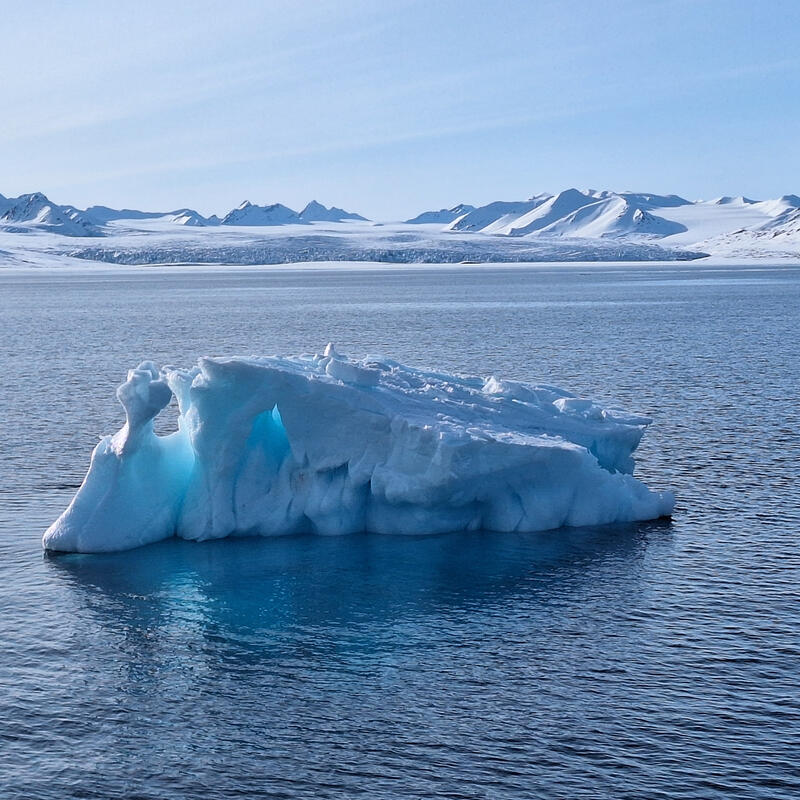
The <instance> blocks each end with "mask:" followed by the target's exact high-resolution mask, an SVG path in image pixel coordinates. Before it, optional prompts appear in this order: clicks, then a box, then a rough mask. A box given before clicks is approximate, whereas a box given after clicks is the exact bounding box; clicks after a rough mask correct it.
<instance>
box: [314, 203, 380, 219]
mask: <svg viewBox="0 0 800 800" xmlns="http://www.w3.org/2000/svg"><path fill="white" fill-rule="evenodd" d="M300 218H301V219H303V220H305V221H306V222H344V221H345V220H348V219H353V220H360V221H361V222H366V221H367V218H366V217H362V216H361V214H353V213H351V212H349V211H345V210H344V209H343V208H336V206H331V207H330V208H326V207H325V206H324V205H322V203H318V202H317V201H316V200H312V201H311V202H310V203H309V204H308V205H307V206H306V207H305V208H304V209H303V210H302V211H301V212H300Z"/></svg>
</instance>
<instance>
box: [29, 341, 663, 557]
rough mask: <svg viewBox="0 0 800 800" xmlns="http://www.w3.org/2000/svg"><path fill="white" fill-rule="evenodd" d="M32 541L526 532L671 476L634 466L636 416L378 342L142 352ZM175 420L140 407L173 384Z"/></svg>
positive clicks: (600, 510)
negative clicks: (435, 367)
mask: <svg viewBox="0 0 800 800" xmlns="http://www.w3.org/2000/svg"><path fill="white" fill-rule="evenodd" d="M117 396H118V398H119V400H120V402H121V403H122V405H123V406H124V408H125V412H126V421H125V424H124V426H123V427H122V429H121V430H120V431H118V432H117V433H116V434H115V435H114V436H107V437H105V438H104V439H102V440H101V441H100V443H99V444H98V445H97V447H96V448H95V450H94V453H93V454H92V460H91V465H90V467H89V472H88V474H87V475H86V478H85V479H84V481H83V484H82V485H81V487H80V489H79V490H78V492H77V494H76V495H75V497H74V498H73V500H72V502H71V503H70V505H69V507H68V508H67V509H66V510H65V511H64V513H63V514H62V515H61V516H60V517H59V518H58V520H56V521H55V522H54V523H53V524H52V525H51V526H50V528H48V530H47V531H46V532H45V534H44V539H43V544H44V547H45V548H46V549H47V550H52V551H71V552H81V553H97V552H106V551H114V550H126V549H130V548H133V547H138V546H139V545H144V544H147V543H150V542H155V541H158V540H160V539H164V538H167V537H170V536H173V535H177V536H180V537H183V538H185V539H196V540H205V539H216V538H221V537H225V536H231V535H273V534H289V533H298V532H316V533H321V534H343V533H352V532H357V531H373V532H378V533H437V532H446V531H458V530H478V529H482V530H489V531H539V530H546V529H550V528H558V527H561V526H562V525H572V526H580V525H597V524H605V523H613V522H629V521H634V520H645V519H654V518H656V517H661V516H668V515H669V514H670V513H671V512H672V508H673V504H674V497H673V495H672V493H671V492H652V491H650V490H649V489H648V488H647V487H646V486H645V485H644V484H643V483H641V482H640V481H639V480H637V479H636V478H634V477H633V468H634V460H633V457H632V453H633V451H634V450H635V449H636V447H637V445H638V444H639V441H640V440H641V437H642V435H643V433H644V431H645V428H646V427H647V425H648V424H649V423H650V420H649V419H647V418H644V417H636V416H631V415H628V414H624V413H622V412H619V411H614V410H608V409H604V408H602V407H600V406H598V405H597V404H595V403H593V402H591V401H590V400H586V399H583V398H579V397H576V396H574V395H572V394H570V393H568V392H565V391H562V390H560V389H556V388H554V387H552V386H544V385H541V386H536V385H530V384H525V383H518V382H513V381H505V380H499V379H497V378H494V377H492V378H489V379H482V378H476V377H464V376H454V375H446V374H440V373H436V372H426V371H422V370H418V369H412V368H409V367H405V366H403V365H401V364H399V363H397V362H395V361H392V360H388V359H385V358H378V357H367V358H365V359H361V360H355V359H349V358H346V357H344V356H341V355H339V354H338V353H337V352H336V351H335V350H334V348H333V347H332V346H331V345H329V346H328V347H327V348H326V350H325V352H324V354H323V355H302V356H289V357H269V358H202V359H200V361H199V365H198V366H196V367H194V368H192V369H188V370H187V369H178V368H174V367H163V368H162V369H160V370H159V369H158V368H157V367H156V366H155V365H154V364H153V363H151V362H144V363H142V364H140V365H139V366H138V367H137V368H136V369H133V370H131V371H130V372H129V373H128V377H127V380H126V382H125V383H123V384H122V385H121V386H120V387H119V389H118V390H117ZM173 396H174V397H175V398H176V400H177V403H178V410H179V417H178V430H177V431H175V432H174V433H171V434H169V435H164V436H159V435H156V433H155V432H154V427H153V420H154V418H155V417H156V416H157V415H158V413H159V412H160V411H161V410H162V409H164V408H165V407H166V406H167V405H168V404H169V403H170V401H171V400H172V398H173Z"/></svg>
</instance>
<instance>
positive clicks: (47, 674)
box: [0, 264, 800, 800]
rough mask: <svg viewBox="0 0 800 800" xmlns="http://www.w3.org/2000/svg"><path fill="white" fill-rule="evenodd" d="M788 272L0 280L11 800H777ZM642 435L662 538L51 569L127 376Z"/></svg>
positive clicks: (785, 717)
mask: <svg viewBox="0 0 800 800" xmlns="http://www.w3.org/2000/svg"><path fill="white" fill-rule="evenodd" d="M799 309H800V270H798V269H795V268H791V267H769V266H766V267H762V268H746V267H741V268H734V267H716V268H715V267H708V266H703V265H699V264H689V265H685V266H684V265H680V266H669V267H654V266H646V267H645V266H642V267H618V266H607V267H604V266H600V267H591V268H575V267H554V268H550V267H539V268H534V269H526V268H476V269H462V270H446V269H439V268H431V269H429V270H403V271H388V272H387V271H383V272H370V271H366V272H364V271H355V272H350V271H344V270H342V269H341V268H340V269H339V270H336V271H318V270H315V271H311V272H276V271H260V272H259V271H255V272H246V273H245V272H233V271H232V272H229V273H227V274H225V273H220V272H204V273H201V274H190V273H186V272H184V273H180V272H178V273H157V272H152V271H150V272H148V271H146V270H143V271H140V272H125V271H120V272H117V273H115V274H110V275H96V274H92V273H81V274H69V275H61V276H57V275H53V274H46V273H41V274H29V275H24V274H19V273H18V274H12V273H6V274H0V332H1V333H2V339H1V341H2V349H1V350H0V380H2V384H0V797H2V798H3V800H6V798H9V799H11V798H13V799H14V800H16V799H17V798H19V799H20V800H22V798H24V799H25V800H31V799H33V800H38V798H47V800H50V799H51V798H52V799H53V800H63V799H64V798H98V800H99V799H100V798H102V799H103V800H105V799H106V798H118V797H124V798H142V799H144V798H147V799H148V800H151V799H152V800H165V799H168V798H210V799H212V800H216V798H231V797H247V798H266V797H275V798H278V797H286V798H306V797H308V798H311V797H315V798H316V797H319V798H326V797H331V798H334V797H335V798H354V797H364V798H370V800H371V799H372V798H429V797H450V798H511V799H514V800H518V799H520V798H533V797H537V798H538V797H541V798H578V797H580V798H637V799H638V798H703V799H705V798H712V799H713V798H726V799H727V798H739V797H742V798H796V797H798V796H800V759H798V753H799V752H800V745H798V742H800V687H798V682H799V680H800V600H798V597H799V596H800V547H799V546H798V535H799V534H800V410H799V409H798V394H799V390H800V359H799V358H798V354H797V353H798V344H797V342H798V338H799V337H798V323H800V310H799ZM328 340H333V341H334V342H335V343H336V345H337V348H338V349H339V350H340V351H343V352H349V353H351V354H354V355H359V354H363V353H365V352H381V351H382V352H384V353H386V354H388V355H391V356H393V357H395V358H398V359H400V360H404V361H407V362H409V363H411V364H415V365H428V366H433V367H437V368H442V369H454V370H460V371H466V372H476V373H480V374H497V375H500V376H504V377H512V378H522V379H529V380H541V381H546V382H549V383H555V384H557V385H563V386H565V387H566V388H570V389H572V390H575V391H579V392H583V393H586V394H589V395H592V396H596V397H598V398H599V399H602V400H617V401H619V402H620V403H622V404H623V405H625V406H626V407H628V408H630V409H631V410H632V411H637V412H642V413H646V414H650V415H651V416H653V417H654V418H655V420H656V422H655V424H654V427H653V428H652V429H651V430H650V432H649V433H648V435H647V437H646V439H645V442H644V443H643V445H642V447H641V449H640V458H639V470H638V474H639V475H640V476H641V477H642V478H644V479H645V480H646V482H647V483H648V484H649V485H651V486H652V487H654V488H661V489H664V488H672V489H675V490H676V491H677V493H678V507H677V510H676V514H675V517H674V519H673V521H672V522H671V523H649V524H641V525H631V526H625V527H620V528H597V529H590V530H572V531H564V530H562V531H554V532H549V533H544V534H538V535H520V534H510V535H502V534H481V533H473V534H459V535H449V536H431V537H421V538H414V537H380V536H368V535H361V536H352V537H342V538H325V537H311V536H309V537H293V538H287V539H276V540H268V539H264V540H229V541H227V540H226V541H220V542H213V543H206V544H196V543H188V542H178V541H170V542H164V543H161V544H158V545H155V546H151V547H148V548H143V549H140V550H137V551H133V552H130V553H125V554H119V555H110V556H61V557H57V558H46V557H44V556H43V554H42V552H41V550H40V541H39V540H40V536H41V533H42V531H43V529H44V527H45V526H46V525H47V524H49V522H51V521H52V519H54V518H55V517H56V516H57V514H58V513H59V512H60V511H61V510H62V509H63V507H64V506H65V505H66V503H67V502H68V501H69V499H70V497H71V495H72V494H73V492H74V487H75V486H76V485H77V484H78V483H79V482H80V479H81V478H82V475H83V473H84V471H85V468H86V466H87V464H88V455H89V452H90V449H91V447H92V446H93V444H94V442H95V441H96V437H97V435H98V434H101V433H108V432H112V431H113V430H114V429H115V428H116V427H117V426H118V425H119V423H120V420H121V410H120V409H119V408H118V407H117V405H116V403H115V401H114V398H113V392H114V388H115V386H116V385H117V384H118V383H119V382H120V380H121V379H122V378H123V377H124V372H125V370H126V369H127V368H128V367H129V366H132V365H134V364H136V363H138V361H140V360H141V359H143V358H153V359H154V360H156V361H158V362H161V363H167V362H172V363H182V364H187V363H189V362H191V361H193V360H194V359H195V358H196V357H197V356H198V355H200V354H204V353H213V354H232V353H238V354H249V353H274V352H296V351H309V350H319V349H320V348H321V347H322V346H324V344H325V342H327V341H328Z"/></svg>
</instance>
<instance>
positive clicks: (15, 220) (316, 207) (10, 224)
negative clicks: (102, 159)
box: [0, 192, 366, 236]
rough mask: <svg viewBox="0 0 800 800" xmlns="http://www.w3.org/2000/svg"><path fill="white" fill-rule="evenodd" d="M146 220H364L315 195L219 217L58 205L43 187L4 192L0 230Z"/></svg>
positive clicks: (91, 228)
mask: <svg viewBox="0 0 800 800" xmlns="http://www.w3.org/2000/svg"><path fill="white" fill-rule="evenodd" d="M145 220H162V221H166V222H172V223H175V224H176V225H189V226H193V227H207V226H212V225H256V226H263V225H270V226H271V225H287V224H298V225H307V224H309V223H312V222H345V221H348V220H358V221H366V219H365V217H362V216H361V215H360V214H353V213H350V212H348V211H345V210H344V209H341V208H336V206H331V207H330V208H328V207H327V206H324V205H322V203H318V202H317V201H316V200H312V201H311V202H310V203H309V204H308V205H307V206H306V207H305V208H304V209H303V210H302V211H299V212H297V211H293V210H292V209H291V208H287V207H286V206H284V205H282V204H281V203H273V204H272V205H267V206H258V205H254V204H252V203H250V202H248V201H245V202H243V203H242V204H241V205H239V206H237V207H236V208H234V209H233V210H232V211H230V212H228V213H227V214H226V215H225V216H224V217H223V218H222V219H220V218H219V217H217V216H216V215H212V216H210V217H204V216H203V215H202V214H200V213H199V212H197V211H195V210H194V209H191V208H180V209H177V210H175V211H138V210H136V209H130V208H123V209H116V208H109V207H108V206H89V207H88V208H87V209H85V210H81V209H78V208H76V207H75V206H71V205H58V204H57V203H54V202H53V201H51V200H50V199H49V198H48V197H46V196H45V195H44V194H42V193H41V192H33V193H31V194H22V195H20V196H19V197H11V198H9V197H4V196H3V195H0V230H4V231H6V232H11V233H30V232H33V231H37V230H38V231H46V232H51V233H59V234H62V235H64V236H103V235H104V233H105V231H104V228H105V227H106V226H108V225H109V224H110V223H114V222H121V221H126V222H142V221H145Z"/></svg>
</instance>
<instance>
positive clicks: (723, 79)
mask: <svg viewBox="0 0 800 800" xmlns="http://www.w3.org/2000/svg"><path fill="white" fill-rule="evenodd" d="M0 52H2V53H3V64H4V68H3V76H2V80H0V193H2V194H4V195H6V196H9V197H10V196H15V195H18V194H20V193H23V192H31V191H42V192H44V193H45V194H47V195H48V196H49V197H50V198H51V199H52V200H54V201H56V202H59V203H71V204H73V205H76V206H79V207H81V208H82V207H85V206H87V205H92V204H95V203H98V204H104V205H110V206H113V207H128V208H140V209H147V210H165V211H166V210H171V209H174V208H180V207H184V206H189V207H192V208H196V209H197V210H199V211H200V212H202V213H205V214H210V213H218V214H224V213H225V212H227V211H228V210H230V209H231V208H232V207H234V206H236V205H238V204H239V203H240V202H241V201H242V200H245V199H247V200H250V201H251V202H254V203H259V204H264V203H273V202H282V203H285V204H286V205H289V206H291V207H293V208H300V207H302V206H303V205H305V203H307V202H308V201H309V200H311V199H316V200H319V201H320V202H323V203H325V204H326V205H332V204H335V205H337V206H341V207H344V208H346V209H348V210H353V211H357V212H360V213H362V214H364V215H366V216H368V217H370V218H373V219H385V220H390V219H402V218H405V217H409V216H413V215H415V214H417V213H418V212H420V211H423V210H425V209H429V208H441V207H446V206H452V205H455V204H456V203H460V202H466V203H472V204H474V205H478V204H483V203H487V202H490V201H492V200H498V199H503V200H518V199H525V198H527V197H529V196H531V195H533V194H536V193H539V192H542V191H549V192H556V191H559V190H560V189H563V188H568V187H572V186H575V187H577V188H594V189H611V190H635V191H650V192H659V193H673V192H674V193H677V194H681V195H683V196H685V197H687V198H689V199H699V198H705V199H709V198H712V197H716V196H719V195H722V194H731V195H738V194H744V195H746V196H750V197H755V198H766V197H777V196H779V195H782V194H786V193H789V192H793V193H800V146H799V144H798V143H800V3H797V2H796V0H791V1H789V0H770V2H765V3H754V2H752V1H751V0H635V1H632V0H631V1H629V0H603V2H600V0H555V1H554V2H549V0H503V2H499V1H498V2H492V0H483V2H480V1H479V0H458V1H457V2H451V0H441V1H439V2H437V0H422V1H420V0H392V1H391V2H384V1H383V0H369V1H368V0H347V2H346V3H343V2H341V0H336V1H329V0H308V1H303V0H294V1H293V2H291V1H290V0H261V1H260V2H259V1H258V0H252V1H246V0H226V2H221V1H220V0H216V1H215V2H207V1H206V0H192V2H184V0H171V2H169V3H166V2H152V1H151V0H136V2H133V1H132V0H117V2H112V3H109V2H107V0H103V2H96V1H95V0H71V1H70V2H69V3H64V2H61V1H59V2H52V0H42V2H38V3H36V4H33V3H28V4H23V3H14V4H13V5H11V4H8V6H7V7H6V8H4V9H3V19H2V21H0Z"/></svg>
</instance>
